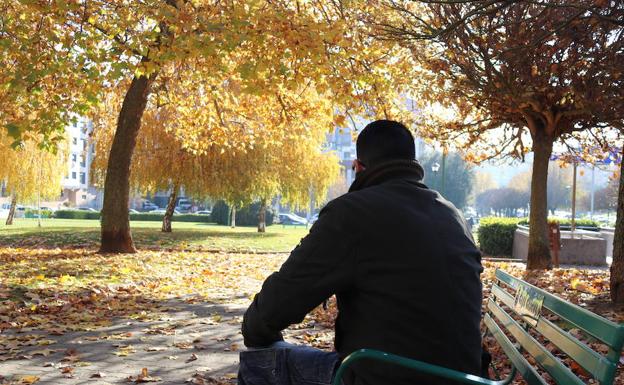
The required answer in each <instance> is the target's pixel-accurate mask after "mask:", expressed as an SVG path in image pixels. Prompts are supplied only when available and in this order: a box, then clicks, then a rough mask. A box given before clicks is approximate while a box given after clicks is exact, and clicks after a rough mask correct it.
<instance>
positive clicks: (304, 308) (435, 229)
mask: <svg viewBox="0 0 624 385" xmlns="http://www.w3.org/2000/svg"><path fill="white" fill-rule="evenodd" d="M356 150H357V160H355V161H354V163H353V168H354V170H355V171H356V178H355V181H354V182H353V184H352V185H351V188H350V190H349V193H347V194H345V195H343V196H341V197H339V198H337V199H334V200H333V201H331V202H329V203H328V204H327V205H326V206H325V208H324V209H323V210H322V211H321V213H320V215H319V218H318V220H317V222H316V223H315V224H314V225H313V226H312V228H311V230H310V233H309V234H308V235H307V236H306V237H305V238H303V239H302V240H301V243H300V244H299V245H298V246H297V247H296V248H295V249H294V250H293V251H292V253H291V255H290V257H289V258H288V260H287V261H286V262H285V263H284V264H283V265H282V267H281V268H280V270H279V271H278V272H276V273H273V274H272V275H271V276H269V277H268V278H267V280H266V281H265V282H264V284H263V286H262V290H261V291H260V293H258V294H257V295H256V296H255V298H254V300H253V303H252V304H251V306H250V307H249V309H247V312H246V313H245V317H244V321H243V327H242V332H243V336H244V339H245V345H246V346H247V347H248V348H249V349H248V350H247V351H244V352H242V353H241V355H240V370H239V378H238V383H239V384H240V385H261V384H262V385H265V384H266V385H268V384H276V385H290V384H293V385H300V384H310V385H312V384H315V385H318V384H330V383H331V381H332V378H333V376H334V374H335V370H336V368H337V366H338V365H339V364H340V361H341V360H342V359H344V358H345V357H346V356H347V355H349V354H350V353H352V352H353V351H355V350H357V349H361V348H370V349H377V350H382V351H385V352H389V353H394V354H398V355H401V356H405V357H409V358H413V359H417V360H421V361H425V362H429V363H432V364H435V365H439V366H444V367H447V368H451V369H455V370H459V371H461V372H465V373H473V374H475V375H479V374H480V367H481V336H480V332H479V322H480V319H481V281H480V277H479V275H480V273H481V271H482V267H481V254H480V252H479V250H478V249H477V247H476V246H475V244H474V242H473V240H472V236H471V234H470V232H469V231H468V229H467V226H466V223H465V221H464V220H463V218H462V216H461V214H460V213H459V211H458V210H457V209H456V208H455V207H454V206H453V205H452V204H451V203H450V202H448V201H447V200H445V199H444V198H443V197H442V196H440V194H438V193H437V192H436V191H433V190H430V189H428V188H427V186H425V185H424V184H423V183H422V180H423V177H424V171H423V168H422V167H421V166H420V164H419V163H418V162H417V161H416V160H415V150H414V138H413V136H412V134H411V133H410V131H409V130H408V129H407V128H406V127H405V126H404V125H402V124H400V123H398V122H394V121H388V120H379V121H376V122H373V123H370V124H369V125H368V126H366V127H365V128H364V130H363V131H362V132H361V133H360V135H359V136H358V139H357V148H356ZM334 294H335V295H336V298H337V302H338V319H337V320H336V338H335V343H334V345H335V349H336V352H323V351H321V350H318V349H314V348H311V347H305V346H297V345H291V344H288V343H286V342H284V341H283V338H282V334H281V331H282V330H283V329H285V328H286V327H288V326H289V325H291V324H294V323H298V322H301V321H302V320H303V318H304V317H305V315H306V314H307V313H308V312H310V311H311V310H312V309H314V308H315V307H316V306H318V305H319V304H321V303H322V302H323V301H325V300H326V299H328V298H329V297H330V296H332V295H334ZM343 381H344V383H345V384H347V385H383V384H393V385H402V384H406V385H407V384H410V385H420V384H427V385H432V384H436V385H437V384H446V383H448V382H444V381H443V380H440V379H435V378H426V377H422V376H418V375H416V374H414V372H412V371H410V370H408V369H400V368H398V367H396V366H392V365H390V364H386V363H381V362H368V361H363V362H362V363H358V364H355V365H354V366H353V368H352V369H351V370H349V371H348V372H347V374H346V375H345V376H344V377H343Z"/></svg>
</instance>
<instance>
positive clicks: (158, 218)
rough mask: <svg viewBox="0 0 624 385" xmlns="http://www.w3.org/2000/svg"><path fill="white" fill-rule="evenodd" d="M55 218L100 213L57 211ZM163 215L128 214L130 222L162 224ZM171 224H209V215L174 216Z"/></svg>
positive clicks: (69, 217) (71, 217) (91, 217)
mask: <svg viewBox="0 0 624 385" xmlns="http://www.w3.org/2000/svg"><path fill="white" fill-rule="evenodd" d="M54 217H55V218H62V219H100V213H95V212H93V211H82V210H59V211H57V212H55V213H54ZM163 217H164V215H163V214H154V213H133V214H130V220H131V221H154V222H162V220H163ZM171 220H172V221H173V222H202V223H210V222H211V220H210V216H209V215H198V214H174V215H173V218H172V219H171Z"/></svg>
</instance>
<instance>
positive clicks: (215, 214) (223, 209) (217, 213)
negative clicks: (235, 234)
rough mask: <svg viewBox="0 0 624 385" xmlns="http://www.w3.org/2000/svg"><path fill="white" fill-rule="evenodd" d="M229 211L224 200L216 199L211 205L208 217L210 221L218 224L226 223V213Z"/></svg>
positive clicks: (227, 221)
mask: <svg viewBox="0 0 624 385" xmlns="http://www.w3.org/2000/svg"><path fill="white" fill-rule="evenodd" d="M229 213H230V207H229V206H228V205H227V204H226V203H225V202H224V201H217V203H215V204H214V206H212V213H211V214H210V219H211V220H212V222H214V223H216V224H219V225H227V224H228V223H229V220H228V215H229Z"/></svg>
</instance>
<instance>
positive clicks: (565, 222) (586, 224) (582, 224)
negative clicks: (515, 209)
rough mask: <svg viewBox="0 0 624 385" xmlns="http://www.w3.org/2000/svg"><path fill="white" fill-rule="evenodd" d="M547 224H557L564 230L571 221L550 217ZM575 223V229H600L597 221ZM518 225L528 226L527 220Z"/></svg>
mask: <svg viewBox="0 0 624 385" xmlns="http://www.w3.org/2000/svg"><path fill="white" fill-rule="evenodd" d="M548 222H558V223H559V226H561V227H563V228H566V227H567V228H569V227H571V226H572V220H571V219H567V218H555V217H550V218H548ZM575 222H576V227H577V228H582V227H590V228H594V227H595V228H600V223H598V222H597V221H592V220H591V219H576V220H575ZM520 224H521V225H523V226H528V225H529V220H528V219H527V218H525V219H523V220H521V221H520Z"/></svg>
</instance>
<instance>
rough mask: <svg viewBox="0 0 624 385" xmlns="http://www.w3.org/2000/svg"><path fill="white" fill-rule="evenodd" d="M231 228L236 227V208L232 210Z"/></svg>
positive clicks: (233, 207)
mask: <svg viewBox="0 0 624 385" xmlns="http://www.w3.org/2000/svg"><path fill="white" fill-rule="evenodd" d="M230 226H231V227H232V228H234V227H236V206H232V210H230Z"/></svg>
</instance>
